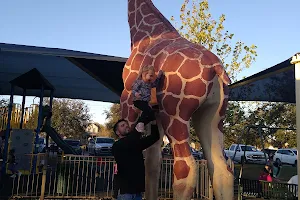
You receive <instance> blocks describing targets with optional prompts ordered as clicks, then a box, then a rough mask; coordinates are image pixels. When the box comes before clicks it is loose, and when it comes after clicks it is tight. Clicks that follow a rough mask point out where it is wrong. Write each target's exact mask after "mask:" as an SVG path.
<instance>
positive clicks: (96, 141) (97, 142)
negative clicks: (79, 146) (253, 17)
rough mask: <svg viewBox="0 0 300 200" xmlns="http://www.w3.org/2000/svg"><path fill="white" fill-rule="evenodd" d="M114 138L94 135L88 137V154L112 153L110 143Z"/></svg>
mask: <svg viewBox="0 0 300 200" xmlns="http://www.w3.org/2000/svg"><path fill="white" fill-rule="evenodd" d="M114 142H115V140H114V139H113V138H109V137H96V138H92V139H90V141H89V143H88V152H89V154H90V155H95V156H98V155H112V145H113V144H114Z"/></svg>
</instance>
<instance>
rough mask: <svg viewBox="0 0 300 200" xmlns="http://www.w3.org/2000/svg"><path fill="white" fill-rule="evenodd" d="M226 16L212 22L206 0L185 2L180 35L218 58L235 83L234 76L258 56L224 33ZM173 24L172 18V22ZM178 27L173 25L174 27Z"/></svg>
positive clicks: (252, 47)
mask: <svg viewBox="0 0 300 200" xmlns="http://www.w3.org/2000/svg"><path fill="white" fill-rule="evenodd" d="M225 19H226V17H225V15H224V14H222V15H221V16H219V17H218V20H215V19H214V18H213V17H212V15H211V13H210V11H209V4H208V0H200V1H197V0H192V2H191V3H190V1H189V0H184V3H183V5H182V7H181V15H180V21H181V23H180V25H179V27H178V26H177V29H178V31H179V33H180V34H181V35H182V36H183V37H185V38H186V39H187V40H189V41H191V42H193V43H196V44H201V45H203V46H204V47H206V48H207V49H208V50H210V51H212V52H214V53H215V54H216V55H218V56H219V58H220V59H221V61H222V62H223V64H224V67H225V69H226V71H227V73H228V75H229V76H230V78H231V79H232V80H233V81H235V80H236V78H237V75H238V74H239V73H240V72H241V71H243V70H244V69H245V68H249V67H250V66H251V64H252V63H253V61H255V58H256V56H257V53H256V49H257V47H256V46H255V45H253V44H252V45H249V46H248V45H245V43H244V42H242V41H235V40H234V34H233V33H230V32H229V31H227V30H225V27H224V22H225ZM171 20H172V21H174V22H175V18H174V17H172V18H171ZM177 24H178V23H177V22H175V25H177ZM234 41H235V42H234Z"/></svg>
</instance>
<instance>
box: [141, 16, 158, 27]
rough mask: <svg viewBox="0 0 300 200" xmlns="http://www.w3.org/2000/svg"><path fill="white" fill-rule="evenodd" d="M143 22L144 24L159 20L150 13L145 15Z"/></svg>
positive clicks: (154, 22)
mask: <svg viewBox="0 0 300 200" xmlns="http://www.w3.org/2000/svg"><path fill="white" fill-rule="evenodd" d="M144 22H145V23H146V24H149V25H153V24H157V23H159V22H160V20H159V19H158V18H157V17H155V15H154V14H150V15H148V16H147V17H144Z"/></svg>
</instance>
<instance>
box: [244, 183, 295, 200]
mask: <svg viewBox="0 0 300 200" xmlns="http://www.w3.org/2000/svg"><path fill="white" fill-rule="evenodd" d="M240 183H241V188H240V190H239V196H240V199H242V197H255V198H265V199H280V200H283V199H286V200H292V199H298V198H297V196H298V185H295V184H288V183H282V182H267V181H260V180H249V179H241V181H240Z"/></svg>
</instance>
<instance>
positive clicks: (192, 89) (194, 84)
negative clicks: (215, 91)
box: [184, 78, 206, 97]
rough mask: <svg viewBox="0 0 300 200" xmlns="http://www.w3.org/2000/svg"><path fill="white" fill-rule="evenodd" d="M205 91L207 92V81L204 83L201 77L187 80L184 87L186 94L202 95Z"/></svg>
mask: <svg viewBox="0 0 300 200" xmlns="http://www.w3.org/2000/svg"><path fill="white" fill-rule="evenodd" d="M205 93H206V85H205V83H203V81H202V80H201V79H200V78H198V79H196V80H193V81H188V82H186V84H185V88H184V94H186V95H195V96H197V97H202V96H203V95H204V94H205Z"/></svg>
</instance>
